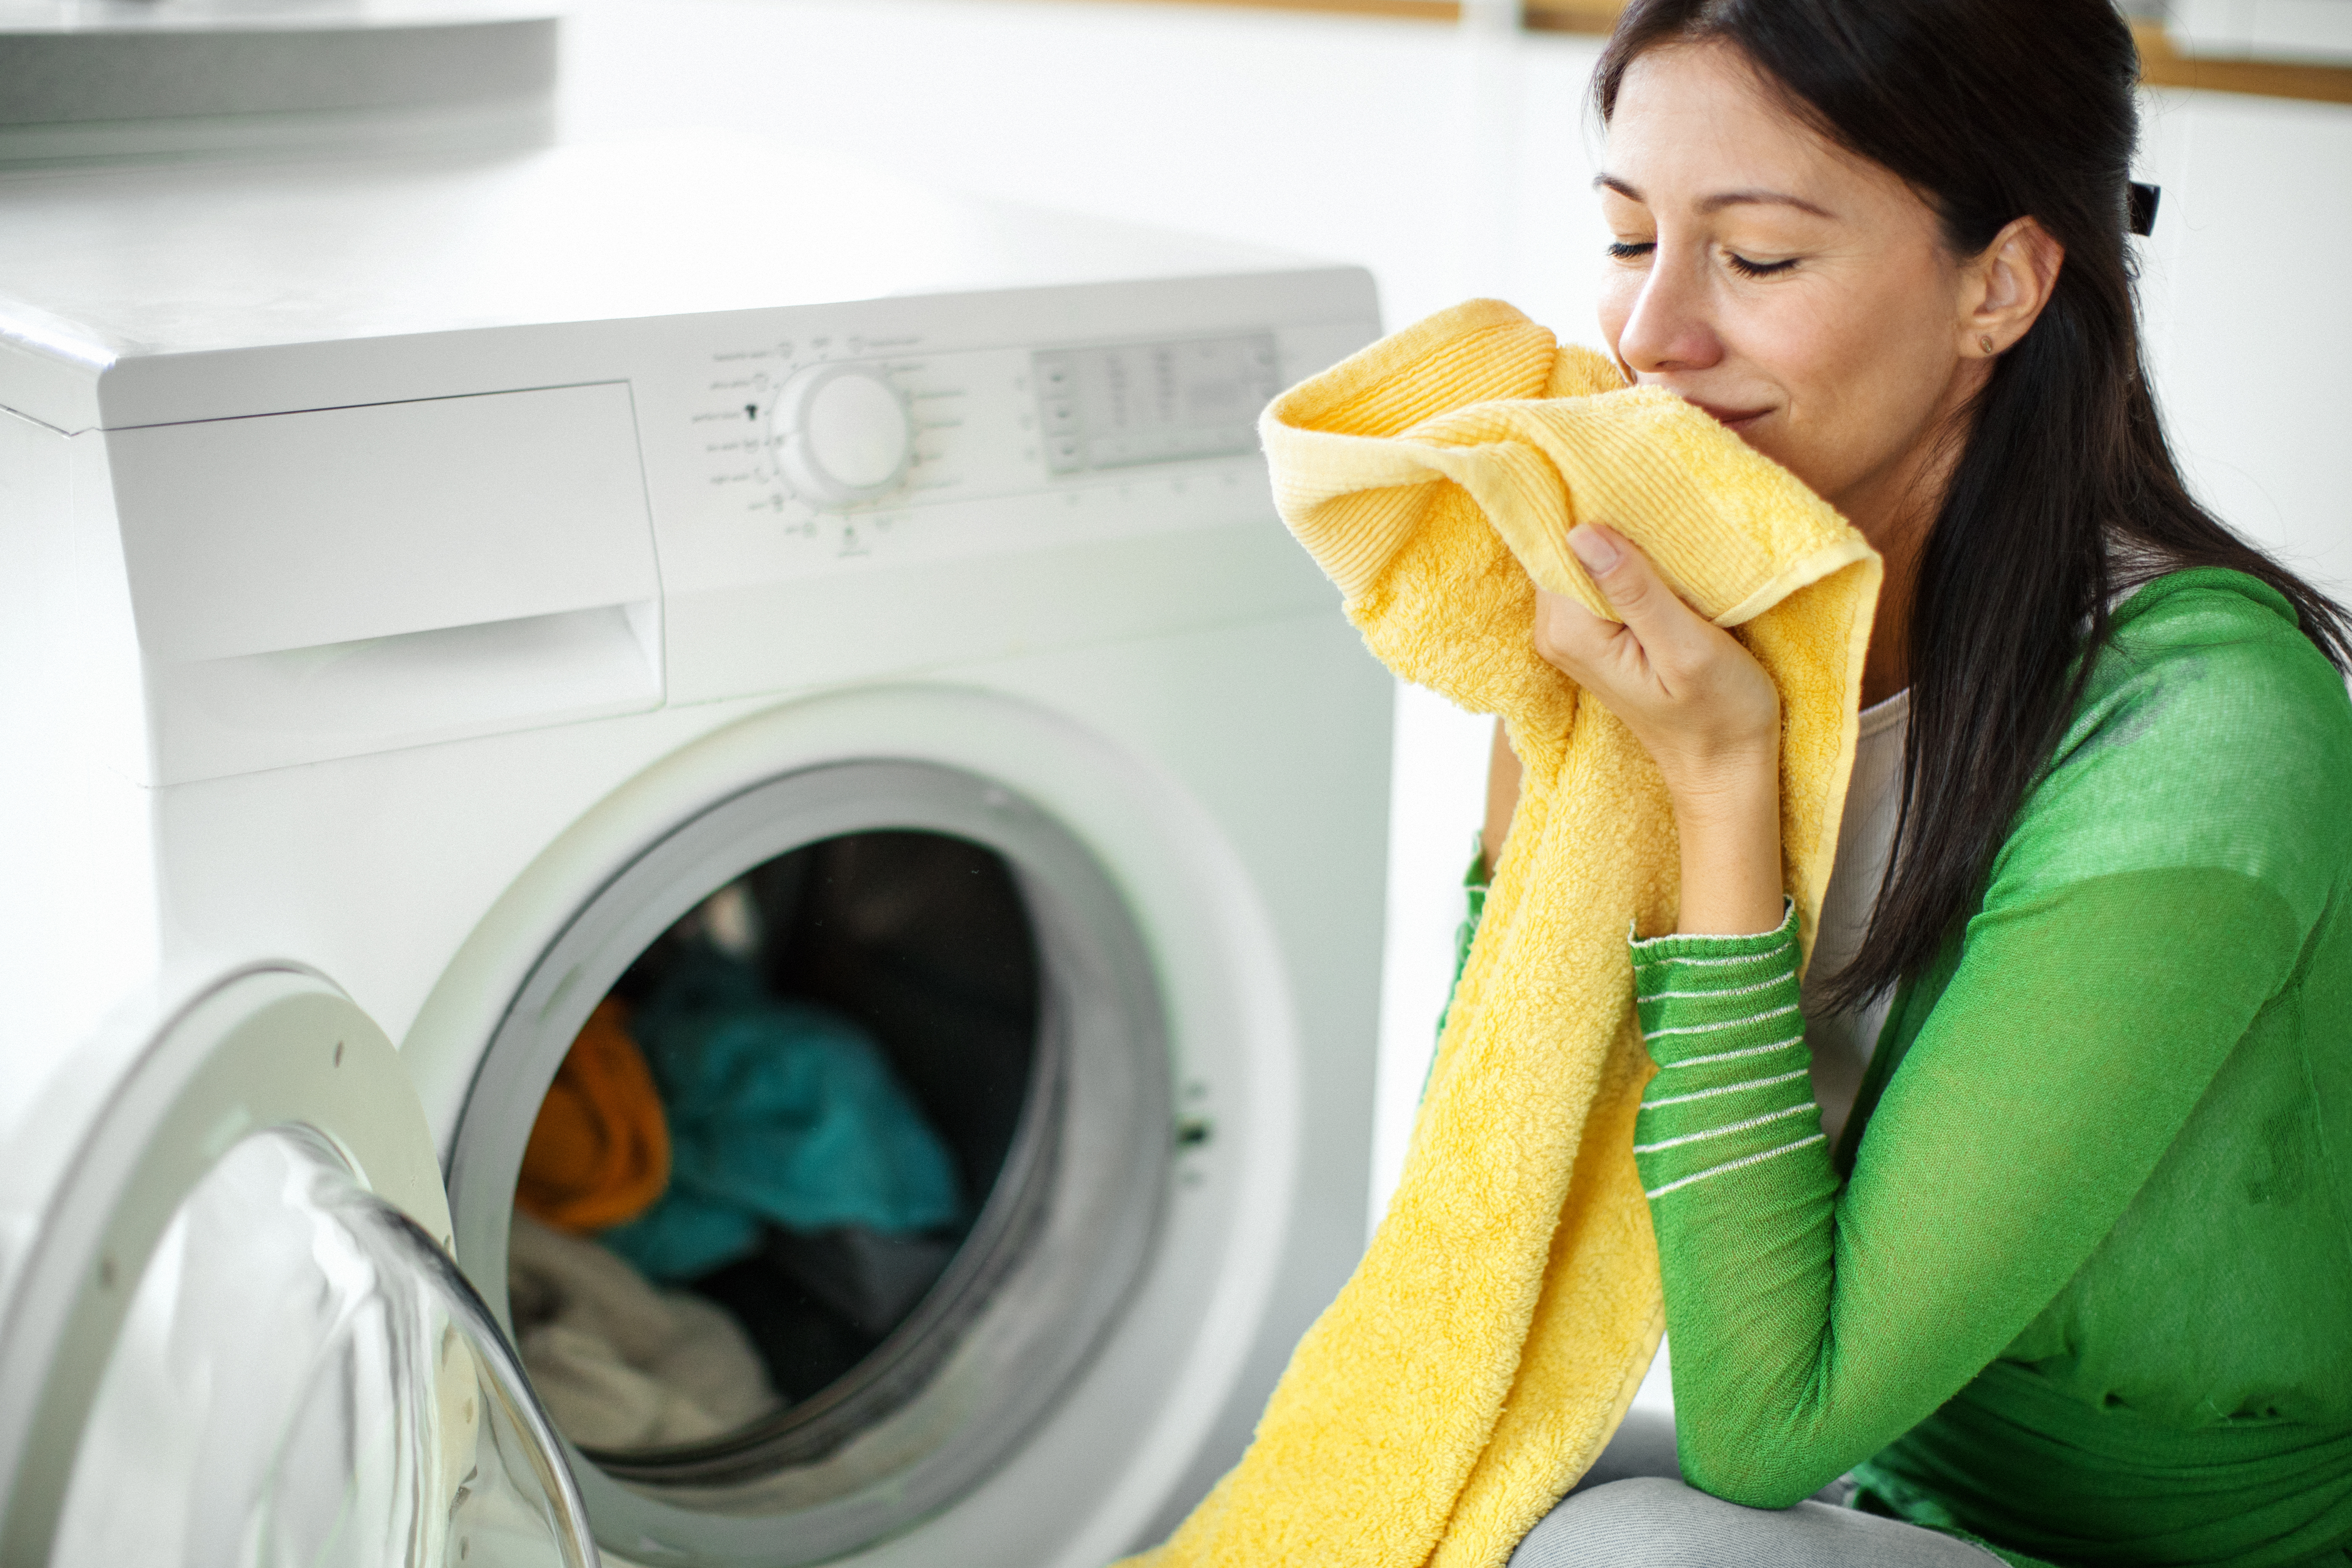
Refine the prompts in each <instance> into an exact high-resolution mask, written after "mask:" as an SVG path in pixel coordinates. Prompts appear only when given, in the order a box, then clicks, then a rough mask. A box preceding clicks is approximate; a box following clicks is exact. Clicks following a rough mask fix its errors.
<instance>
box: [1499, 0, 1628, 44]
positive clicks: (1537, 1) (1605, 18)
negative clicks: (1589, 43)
mask: <svg viewBox="0 0 2352 1568" xmlns="http://www.w3.org/2000/svg"><path fill="white" fill-rule="evenodd" d="M1624 9H1625V0H1521V10H1520V13H1519V15H1520V16H1521V18H1522V21H1523V24H1524V26H1526V27H1527V29H1528V32H1530V33H1586V34H1597V35H1599V36H1600V37H1608V36H1609V34H1611V33H1612V32H1614V31H1615V30H1616V27H1617V16H1618V14H1619V13H1620V12H1622V11H1623V10H1624Z"/></svg>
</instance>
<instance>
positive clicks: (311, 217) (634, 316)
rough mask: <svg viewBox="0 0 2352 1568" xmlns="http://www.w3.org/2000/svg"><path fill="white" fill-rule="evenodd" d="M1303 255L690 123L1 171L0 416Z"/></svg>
mask: <svg viewBox="0 0 2352 1568" xmlns="http://www.w3.org/2000/svg"><path fill="white" fill-rule="evenodd" d="M1302 265H1303V264H1302V263H1301V262H1299V261H1298V260H1297V259H1295V258H1286V257H1281V256H1276V255H1274V254H1271V253H1268V252H1265V251H1262V250H1256V249H1252V248H1248V247H1242V246H1238V245H1232V244H1227V243H1223V242H1220V241H1216V240H1211V239H1202V238H1198V237H1190V236H1184V235H1178V234H1172V233H1167V232H1162V231H1160V230H1157V229H1152V228H1147V227H1143V226H1136V225H1130V224H1124V223H1118V222H1114V221H1110V220H1107V219H1101V218H1093V217H1084V216H1071V215H1066V214H1061V213H1055V212H1048V211H1043V210H1039V209H1033V208H1029V207H1024V206H1021V205H1014V204H1011V203H1003V202H995V201H989V200H983V199H980V198H976V197H971V196H965V195H951V194H948V193H945V192H941V191H937V190H933V189H931V188H929V187H927V186H923V185H920V184H916V183H913V182H910V181H906V180H903V179H899V178H897V177H895V176H892V175H889V174H884V173H880V172H877V171H876V170H873V169H869V168H866V167H862V166H859V165H856V164H854V163H844V162H841V161H838V160H835V159H833V158H830V157H826V156H822V155H818V154H814V153H805V152H800V151H795V150H792V149H789V148H785V147H782V146H779V145H775V144H772V143H762V142H757V141H751V140H747V139H744V138H741V137H734V136H721V135H719V134H717V133H704V132H681V133H677V134H670V135H664V136H659V137H652V138H646V139H639V140H631V141H626V142H601V143H593V144H580V145H572V146H564V147H557V148H551V149H543V150H541V151H537V152H533V153H523V154H519V155H518V154H508V155H501V156H493V157H481V156H476V157H455V156H439V157H407V158H384V159H369V160H362V159H343V160H319V161H311V162H299V163H244V164H226V163H224V164H214V165H195V166H191V165H188V164H184V163H183V164H173V165H161V164H150V165H144V166H136V167H120V168H111V169H104V170H90V171H76V172H58V171H39V172H19V173H16V174H5V175H0V405H5V406H8V407H12V408H14V409H16V410H17V411H18V412H21V413H25V414H27V415H30V416H33V417H34V418H37V419H39V420H41V421H43V422H44V423H46V424H49V425H51V426H56V427H58V428H60V429H65V430H73V429H77V428H88V427H90V426H98V425H107V426H114V425H120V424H123V423H138V424H150V423H162V422H165V421H169V420H173V419H186V418H208V417H221V416H232V415H236V414H239V413H248V412H258V411H261V410H256V409H250V408H233V407H224V406H220V405H218V402H217V398H216V397H215V396H212V395H208V393H207V387H208V386H213V385H217V384H218V382H219V378H218V377H216V376H214V377H205V376H181V377H176V378H174V384H175V386H178V387H180V388H182V389H183V390H182V391H180V392H179V393H176V394H174V395H170V396H166V397H163V398H161V399H160V400H159V398H158V397H156V396H154V395H148V396H145V397H142V398H140V399H137V400H136V403H137V405H136V407H135V409H129V408H125V409H121V410H118V408H117V407H116V406H115V404H116V400H115V399H113V398H110V397H109V396H107V395H106V389H107V387H108V386H109V385H110V384H113V383H117V382H120V381H121V380H123V379H124V378H125V376H126V373H129V374H132V375H133V376H134V377H135V374H136V372H137V371H138V370H139V368H140V367H141V366H142V365H143V364H148V363H152V362H156V361H162V360H184V359H185V358H186V357H187V356H193V355H200V354H201V355H221V354H226V353H243V352H247V351H256V350H268V349H277V348H284V347H287V346H290V345H326V344H335V343H347V342H354V341H359V340H380V339H388V338H410V337H417V336H420V335H423V334H433V333H443V332H457V331H484V330H498V329H508V330H524V331H529V330H531V329H540V328H546V327H550V326H554V325H559V324H564V323H578V322H591V321H626V320H638V319H646V318H662V317H677V316H688V315H697V314H702V313H708V312H718V311H730V310H751V309H771V310H772V309H776V308H780V307H784V308H789V307H793V306H804V305H813V304H824V303H833V302H841V301H850V300H876V299H882V298H887V297H894V296H914V295H959V294H971V293H978V292H986V291H1000V290H1017V289H1037V288H1044V287H1051V286H1057V285H1061V286H1066V285H1072V284H1080V285H1083V284H1089V283H1109V282H1118V281H1124V280H1129V279H1145V278H1150V279H1171V278H1182V277H1188V276H1204V275H1213V274H1220V273H1225V274H1230V273H1247V272H1265V271H1281V270H1292V269H1296V268H1299V267H1301V266H1302Z"/></svg>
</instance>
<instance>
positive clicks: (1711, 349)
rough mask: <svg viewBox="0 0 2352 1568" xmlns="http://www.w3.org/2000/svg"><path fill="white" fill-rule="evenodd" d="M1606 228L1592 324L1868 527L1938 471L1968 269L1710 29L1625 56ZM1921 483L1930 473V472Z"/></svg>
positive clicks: (1966, 365) (1970, 370)
mask: <svg viewBox="0 0 2352 1568" xmlns="http://www.w3.org/2000/svg"><path fill="white" fill-rule="evenodd" d="M1595 184H1596V185H1597V187H1598V188H1599V190H1600V193H1601V214H1602V217H1603V220H1604V221H1605V222H1606V223H1607V224H1608V226H1609V228H1610V230H1611V233H1612V237H1613V238H1614V241H1615V243H1614V244H1613V245H1612V247H1610V248H1611V260H1610V262H1609V264H1608V268H1607V271H1606V273H1605V281H1604V283H1603V285H1602V290H1601V331H1603V332H1604V333H1606V334H1607V336H1608V339H1609V343H1610V346H1611V347H1612V349H1614V350H1615V351H1616V353H1617V356H1618V357H1619V358H1620V359H1621V360H1622V361H1623V362H1624V363H1625V366H1626V368H1627V369H1629V370H1630V371H1632V372H1633V375H1634V378H1635V379H1636V380H1637V381H1639V382H1641V383H1643V384H1648V385H1656V386H1664V387H1665V388H1667V389H1668V390H1670V391H1672V392H1675V393H1676V394H1678V395H1681V396H1683V397H1685V398H1686V399H1688V400H1689V401H1691V402H1692V403H1695V404H1696V405H1699V406H1700V407H1702V408H1704V409H1706V411H1707V412H1708V413H1709V414H1711V415H1713V416H1715V417H1716V418H1717V419H1719V420H1721V421H1722V422H1723V423H1724V424H1725V425H1727V426H1729V427H1730V428H1731V429H1733V430H1735V431H1737V432H1738V434H1739V435H1740V437H1742V438H1743V439H1745V440H1746V441H1747V442H1748V444H1749V445H1750V446H1752V447H1755V448H1756V449H1757V450H1759V451H1760V452H1762V453H1764V454H1765V455H1766V456H1767V457H1769V458H1774V459H1775V460H1777V461H1778V462H1780V464H1782V465H1783V466H1784V467H1786V468H1789V469H1790V471H1791V472H1793V473H1794V474H1796V476H1797V477H1798V478H1799V479H1803V480H1804V481H1805V482H1806V483H1807V484H1808V485H1810V486H1811V487H1812V488H1813V489H1815V490H1816V491H1818V492H1820V493H1821V494H1822V496H1823V497H1825V498H1826V499H1827V500H1829V501H1830V502H1831V503H1832V504H1833V505H1835V506H1836V507H1837V508H1838V509H1839V510H1842V511H1843V512H1844V513H1845V514H1846V515H1847V516H1848V517H1849V518H1851V519H1853V521H1854V522H1855V523H1856V524H1857V525H1858V526H1860V527H1861V528H1862V529H1863V531H1864V533H1865V534H1871V535H1873V536H1874V537H1875V536H1876V534H1877V533H1878V532H1879V531H1881V530H1883V529H1884V528H1885V526H1887V525H1888V524H1889V523H1890V522H1892V521H1898V520H1901V519H1903V518H1905V517H1906V516H1910V515H1916V508H1914V507H1910V506H1906V504H1905V502H1906V499H1910V491H1911V490H1912V489H1913V487H1914V486H1915V485H1916V483H1918V481H1920V480H1921V479H1929V478H1930V476H1931V475H1932V474H1933V473H1934V471H1935V469H1936V465H1933V464H1932V463H1931V462H1930V461H1929V459H1930V458H1931V457H1932V455H1933V453H1934V451H1935V450H1936V447H1935V445H1934V437H1935V436H1936V434H1937V430H1938V429H1939V427H1940V426H1942V424H1943V421H1944V420H1945V419H1946V418H1947V417H1948V416H1950V415H1952V414H1954V413H1955V412H1956V411H1957V410H1958V409H1959V408H1960V407H1961V406H1962V405H1964V404H1965V402H1966V400H1967V399H1968V398H1969V396H1970V395H1973V393H1974V392H1975V390H1976V388H1977V386H1978V385H1979V384H1981V382H1982V380H1983V378H1984V375H1985V371H1986V367H1987V366H1988V364H1989V363H1990V361H1989V360H1988V359H1986V358H1984V357H1983V356H1982V355H1981V354H1977V355H1969V353H1968V352H1967V348H1966V347H1965V345H1967V344H1969V343H1970V342H1974V339H1972V338H1970V337H1969V335H1968V329H1969V310H1970V308H1971V306H1972V304H1974V303H1975V300H1974V299H1973V297H1972V296H1971V294H1970V292H1969V287H1968V285H1969V268H1966V267H1964V266H1963V264H1962V263H1961V262H1960V261H1959V260H1958V259H1957V258H1954V257H1952V256H1951V255H1950V254H1949V252H1948V250H1947V248H1946V247H1945V245H1944V241H1943V236H1942V232H1941V229H1940V228H1939V226H1938V224H1937V218H1936V215H1935V214H1934V212H1932V211H1931V210H1930V209H1929V208H1928V206H1927V203H1926V202H1924V201H1923V200H1921V199H1920V197H1919V196H1918V195H1916V193H1914V192H1913V191H1912V190H1911V189H1910V187H1908V186H1907V185H1906V184H1904V183H1903V182H1902V181H1901V180H1899V179H1897V178H1896V177H1895V175H1894V174H1892V173H1890V172H1889V171H1887V170H1886V169H1885V168H1882V167H1880V166H1879V165H1877V164H1875V163H1867V162H1865V161H1864V160H1863V159H1861V158H1858V157H1856V156H1854V155H1853V154H1852V153H1847V152H1845V151H1844V150H1843V149H1842V148H1840V147H1838V146H1837V145H1835V144H1834V143H1833V142H1830V141H1828V140H1827V139H1826V138H1824V137H1823V136H1822V135H1821V134H1820V133H1819V132H1815V131H1814V130H1812V129H1811V127H1810V126H1808V125H1806V124H1805V123H1804V122H1803V121H1800V120H1799V119H1797V118H1796V117H1795V116H1794V115H1793V114H1791V113H1790V111H1789V110H1787V109H1785V108H1783V107H1782V106H1781V105H1780V103H1779V102H1778V101H1776V100H1775V99H1774V98H1773V96H1772V95H1771V94H1770V93H1769V91H1768V90H1767V89H1764V88H1763V87H1762V86H1761V85H1760V84H1759V81H1758V80H1757V79H1756V77H1755V76H1754V74H1753V73H1752V71H1751V70H1750V68H1748V65H1747V63H1746V60H1745V58H1744V57H1743V56H1741V55H1740V54H1739V53H1738V51H1736V50H1735V49H1733V48H1731V47H1728V46H1727V45H1724V44H1719V43H1699V44H1681V45H1673V46H1669V47H1662V48H1656V49H1652V50H1650V51H1649V52H1647V53H1645V54H1643V55H1642V56H1641V57H1640V58H1637V59H1636V60H1635V61H1634V62H1633V66H1632V67H1631V68H1629V69H1628V70H1627V71H1626V73H1625V76H1624V79H1623V82H1622V86H1621V88H1620V89H1619V92H1618V98H1617V106H1616V112H1615V114H1614V115H1613V117H1612V120H1611V121H1610V125H1609V152H1608V157H1607V160H1606V167H1605V172H1604V173H1603V174H1601V177H1600V179H1599V180H1598V181H1596V182H1595ZM1931 482H1932V481H1931Z"/></svg>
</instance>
